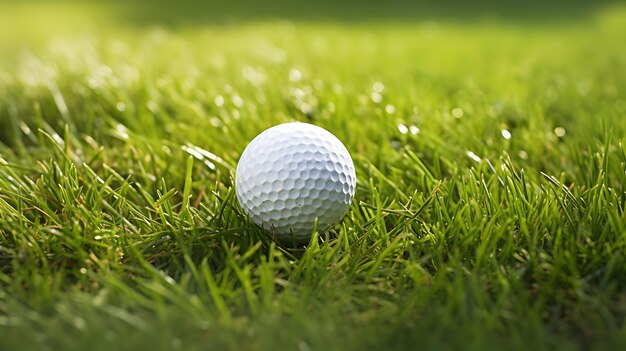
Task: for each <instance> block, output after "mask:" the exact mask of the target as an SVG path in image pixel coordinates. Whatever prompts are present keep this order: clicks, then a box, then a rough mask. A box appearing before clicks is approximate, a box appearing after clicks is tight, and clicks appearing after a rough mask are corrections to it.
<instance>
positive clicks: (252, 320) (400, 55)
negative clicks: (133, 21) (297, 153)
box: [0, 4, 626, 351]
mask: <svg viewBox="0 0 626 351" xmlns="http://www.w3.org/2000/svg"><path fill="white" fill-rule="evenodd" d="M6 6H7V7H6V9H7V10H6V11H4V12H1V13H0V23H4V24H0V29H3V32H6V30H7V29H9V28H10V29H12V30H15V31H18V32H19V31H23V33H22V35H21V36H9V37H3V38H1V39H0V52H2V54H3V55H2V56H1V59H0V336H1V337H0V349H7V350H21V349H24V350H32V349H38V350H83V349H86V348H88V349H91V350H110V349H118V350H126V349H128V350H130V349H133V350H137V349H152V350H169V349H172V350H173V349H180V350H206V349H226V350H228V349H232V350H267V349H272V350H281V349H285V350H294V349H297V350H302V351H304V350H318V349H319V350H368V349H372V350H379V349H407V348H418V347H419V348H424V349H460V348H461V349H480V350H485V349H503V348H508V349H513V350H515V349H531V348H534V349H551V350H578V349H603V348H613V349H619V348H620V347H622V348H623V347H626V326H625V318H626V256H625V255H624V252H625V250H626V215H625V207H626V172H625V168H626V148H625V146H624V144H623V141H624V136H625V132H626V123H624V118H625V116H626V99H625V98H624V95H623V94H624V91H626V47H625V46H624V45H623V38H624V35H625V34H626V26H625V25H624V23H626V10H625V9H624V8H623V7H611V8H608V9H606V10H598V11H594V12H591V13H589V14H588V15H586V16H585V17H584V18H583V19H580V18H577V19H576V20H562V21H559V22H558V23H552V22H532V21H531V22H507V21H499V20H497V19H493V20H481V21H478V20H477V21H458V20H450V21H445V20H443V21H439V22H424V21H418V22H411V21H404V22H393V21H372V20H367V21H355V22H351V23H344V24H342V23H340V22H335V21H296V22H285V21H280V20H260V21H251V22H244V23H238V24H227V25H217V24H197V23H195V24H193V25H190V26H177V27H154V26H133V25H129V24H128V23H125V22H114V19H115V18H117V17H116V16H117V15H116V13H115V11H108V12H107V11H96V10H94V11H92V12H89V13H91V16H92V17H84V16H83V15H79V14H80V11H77V12H76V13H74V14H72V12H71V11H68V12H64V13H65V16H66V17H60V18H61V19H57V20H56V21H58V23H57V22H54V26H52V27H54V28H55V30H54V31H53V33H47V32H46V29H47V28H49V27H48V26H46V24H45V21H46V20H49V21H54V19H53V17H50V16H46V13H48V9H47V8H46V7H44V5H39V6H40V7H38V8H39V12H37V11H36V10H33V9H30V8H28V9H25V8H21V7H20V6H13V7H11V6H8V5H6ZM85 6H87V5H85ZM89 6H97V5H94V4H91V5H89ZM73 8H75V7H73ZM26 13H28V14H32V15H33V16H34V17H33V18H35V19H36V18H40V19H42V21H43V22H44V24H41V23H40V25H41V27H37V25H36V24H33V27H32V28H26V26H25V25H24V24H23V23H21V22H20V20H19V19H20V16H23V15H24V14H26ZM63 19H66V20H67V23H66V24H65V25H64V24H63ZM35 22H36V21H33V22H32V23H35ZM106 23H109V24H108V26H107V25H106ZM78 25H80V26H87V27H89V26H91V27H89V28H90V29H89V31H80V32H75V31H73V30H72V28H74V26H78ZM3 26H4V27H3ZM81 28H82V27H81ZM294 120H297V121H305V122H309V123H314V124H316V125H319V126H322V127H324V128H326V129H328V130H330V131H331V132H333V133H334V134H336V135H337V136H338V137H339V138H340V139H341V140H342V141H343V142H344V143H345V144H346V146H347V148H348V149H349V150H350V152H351V153H352V155H353V157H354V160H355V165H356V168H357V177H358V184H357V193H356V198H355V201H354V203H353V205H352V207H351V209H350V211H349V213H348V215H347V216H346V218H345V219H344V220H343V221H342V223H340V224H338V225H337V226H335V227H334V228H333V229H332V230H331V231H330V232H328V233H322V234H317V233H316V234H314V235H313V237H312V239H311V241H310V242H309V243H308V244H307V245H306V246H303V247H295V248H294V247H289V246H284V245H279V244H277V243H274V242H273V241H272V240H271V239H270V238H269V236H268V235H267V234H266V233H264V232H263V231H262V230H260V229H259V228H257V227H255V226H254V225H253V224H252V223H251V222H250V221H249V220H248V219H247V218H246V216H245V215H244V214H243V213H242V212H241V209H240V208H239V205H238V204H237V201H236V198H235V196H234V189H233V179H234V168H235V166H236V163H237V160H238V157H239V156H240V154H241V152H242V151H243V149H244V147H245V146H246V144H247V143H248V142H249V141H250V140H251V139H252V138H253V137H254V136H255V135H256V134H258V133H259V132H261V131H262V130H263V129H265V128H267V127H269V126H272V125H274V124H277V123H280V122H287V121H294Z"/></svg>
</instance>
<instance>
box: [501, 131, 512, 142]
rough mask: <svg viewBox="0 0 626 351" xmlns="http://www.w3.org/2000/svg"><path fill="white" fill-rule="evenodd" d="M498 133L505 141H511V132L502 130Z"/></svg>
mask: <svg viewBox="0 0 626 351" xmlns="http://www.w3.org/2000/svg"><path fill="white" fill-rule="evenodd" d="M500 133H501V134H502V137H503V138H504V139H506V140H511V132H509V131H508V130H506V129H502V131H500Z"/></svg>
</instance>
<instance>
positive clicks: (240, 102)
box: [233, 95, 243, 108]
mask: <svg viewBox="0 0 626 351" xmlns="http://www.w3.org/2000/svg"><path fill="white" fill-rule="evenodd" d="M233 104H234V105H235V107H237V108H242V107H243V99H242V98H241V96H239V95H233Z"/></svg>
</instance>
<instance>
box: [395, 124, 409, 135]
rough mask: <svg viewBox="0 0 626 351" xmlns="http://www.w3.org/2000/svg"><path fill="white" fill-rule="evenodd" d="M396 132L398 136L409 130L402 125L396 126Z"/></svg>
mask: <svg viewBox="0 0 626 351" xmlns="http://www.w3.org/2000/svg"><path fill="white" fill-rule="evenodd" d="M398 131H399V132H400V134H406V133H408V132H409V128H407V126H405V125H404V124H398Z"/></svg>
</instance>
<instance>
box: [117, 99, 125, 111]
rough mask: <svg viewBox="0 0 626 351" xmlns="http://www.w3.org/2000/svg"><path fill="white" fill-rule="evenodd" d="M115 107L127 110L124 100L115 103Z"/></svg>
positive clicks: (119, 109)
mask: <svg viewBox="0 0 626 351" xmlns="http://www.w3.org/2000/svg"><path fill="white" fill-rule="evenodd" d="M115 109H116V110H118V111H120V112H124V111H126V104H125V103H123V102H122V101H120V102H118V103H117V104H116V105H115Z"/></svg>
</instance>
